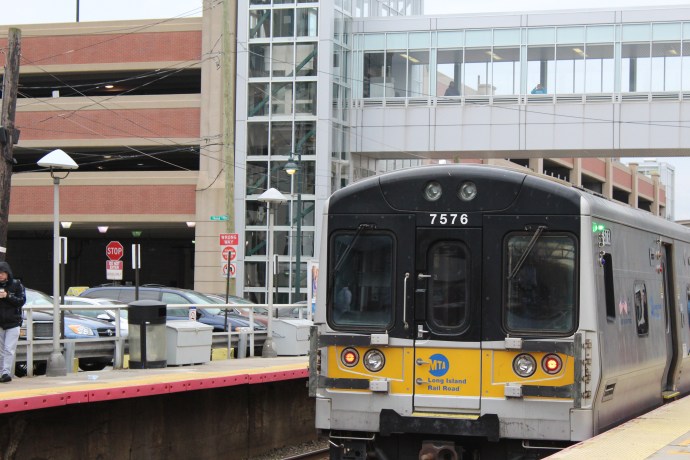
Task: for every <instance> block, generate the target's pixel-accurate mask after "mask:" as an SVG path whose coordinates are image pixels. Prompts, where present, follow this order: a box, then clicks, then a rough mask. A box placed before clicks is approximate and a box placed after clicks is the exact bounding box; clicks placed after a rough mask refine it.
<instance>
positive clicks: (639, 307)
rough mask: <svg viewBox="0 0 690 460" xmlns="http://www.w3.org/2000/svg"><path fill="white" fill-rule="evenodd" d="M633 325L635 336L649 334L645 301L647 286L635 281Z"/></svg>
mask: <svg viewBox="0 0 690 460" xmlns="http://www.w3.org/2000/svg"><path fill="white" fill-rule="evenodd" d="M634 296H635V297H634V298H635V324H637V335H647V334H648V333H649V304H648V301H647V286H646V285H645V284H644V283H643V282H642V281H635V294H634Z"/></svg>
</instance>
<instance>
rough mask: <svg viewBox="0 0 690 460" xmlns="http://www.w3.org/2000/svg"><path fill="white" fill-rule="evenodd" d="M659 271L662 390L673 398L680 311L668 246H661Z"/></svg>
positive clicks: (677, 376)
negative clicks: (663, 364) (663, 330)
mask: <svg viewBox="0 0 690 460" xmlns="http://www.w3.org/2000/svg"><path fill="white" fill-rule="evenodd" d="M660 269H661V276H662V278H663V279H662V285H661V287H662V293H663V298H662V299H661V300H662V302H663V306H664V317H665V321H666V324H665V326H666V350H668V351H667V353H666V368H665V375H666V382H665V388H664V390H665V391H664V395H668V396H670V397H674V396H675V395H676V394H677V393H676V382H677V381H678V378H679V377H680V375H679V371H680V362H679V359H680V351H679V347H680V337H679V336H678V334H679V333H680V328H679V327H678V325H679V324H680V323H681V320H680V317H679V314H680V311H679V309H678V308H676V306H675V304H676V303H675V298H676V295H675V286H674V284H673V259H672V247H671V245H670V244H663V245H662V250H661V260H660Z"/></svg>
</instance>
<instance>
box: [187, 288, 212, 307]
mask: <svg viewBox="0 0 690 460" xmlns="http://www.w3.org/2000/svg"><path fill="white" fill-rule="evenodd" d="M186 297H187V298H188V299H189V303H191V304H197V303H202V304H212V303H215V302H213V300H211V299H210V298H208V297H206V296H205V295H203V294H201V293H199V292H194V291H186Z"/></svg>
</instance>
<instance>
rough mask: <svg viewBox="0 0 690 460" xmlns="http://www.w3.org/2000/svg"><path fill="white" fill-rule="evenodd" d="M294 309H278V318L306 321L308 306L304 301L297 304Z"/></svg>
mask: <svg viewBox="0 0 690 460" xmlns="http://www.w3.org/2000/svg"><path fill="white" fill-rule="evenodd" d="M297 305H298V306H295V307H280V308H278V318H301V319H307V315H308V314H309V310H308V309H309V306H308V305H307V301H306V300H300V301H299V302H297Z"/></svg>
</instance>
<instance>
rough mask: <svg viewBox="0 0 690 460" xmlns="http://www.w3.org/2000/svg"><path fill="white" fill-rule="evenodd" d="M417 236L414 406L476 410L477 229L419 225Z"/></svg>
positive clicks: (478, 370) (478, 362)
mask: <svg viewBox="0 0 690 460" xmlns="http://www.w3.org/2000/svg"><path fill="white" fill-rule="evenodd" d="M416 240H417V241H416V243H417V244H416V248H417V249H416V254H415V274H414V286H415V294H414V295H415V299H414V323H413V325H411V326H412V327H413V328H414V330H413V333H414V358H415V359H414V369H415V375H414V381H415V386H414V401H413V406H414V407H413V409H414V411H415V412H439V411H441V412H458V413H468V412H469V413H475V412H478V411H479V408H480V388H481V381H480V376H481V349H480V332H481V310H480V308H479V306H480V302H481V278H482V277H481V259H482V254H481V247H482V245H481V229H478V228H465V227H463V228H457V227H456V228H420V229H418V230H417V235H416ZM449 397H453V399H452V402H451V401H450V400H449Z"/></svg>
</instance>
